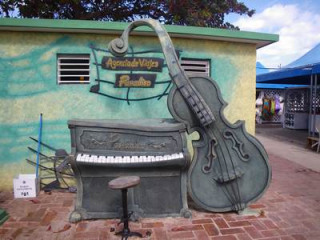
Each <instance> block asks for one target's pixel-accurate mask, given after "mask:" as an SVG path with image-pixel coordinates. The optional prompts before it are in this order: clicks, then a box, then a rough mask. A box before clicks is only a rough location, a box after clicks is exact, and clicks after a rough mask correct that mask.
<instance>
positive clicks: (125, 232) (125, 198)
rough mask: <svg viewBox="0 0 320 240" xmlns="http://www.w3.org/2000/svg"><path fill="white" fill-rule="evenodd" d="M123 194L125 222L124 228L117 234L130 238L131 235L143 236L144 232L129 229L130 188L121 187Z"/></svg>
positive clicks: (123, 219) (123, 217)
mask: <svg viewBox="0 0 320 240" xmlns="http://www.w3.org/2000/svg"><path fill="white" fill-rule="evenodd" d="M121 194H122V209H123V216H122V220H121V222H123V230H122V231H120V232H117V233H116V235H121V236H122V238H121V239H125V240H126V239H128V237H131V236H137V237H141V238H142V234H140V233H138V232H131V231H130V229H129V214H128V189H127V188H125V189H121Z"/></svg>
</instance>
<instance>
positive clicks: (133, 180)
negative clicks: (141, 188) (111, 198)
mask: <svg viewBox="0 0 320 240" xmlns="http://www.w3.org/2000/svg"><path fill="white" fill-rule="evenodd" d="M139 183H140V177H138V176H126V177H118V178H116V179H113V180H111V181H110V182H109V183H108V186H109V188H111V189H114V190H117V189H125V188H131V187H134V186H137V185H138V184H139Z"/></svg>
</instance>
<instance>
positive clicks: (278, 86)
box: [256, 83, 309, 89]
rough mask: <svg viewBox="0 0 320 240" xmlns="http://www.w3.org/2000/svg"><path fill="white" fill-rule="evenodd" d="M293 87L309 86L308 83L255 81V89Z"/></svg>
mask: <svg viewBox="0 0 320 240" xmlns="http://www.w3.org/2000/svg"><path fill="white" fill-rule="evenodd" d="M294 87H309V85H297V84H273V83H271V84H270V83H256V88H257V89H286V88H294Z"/></svg>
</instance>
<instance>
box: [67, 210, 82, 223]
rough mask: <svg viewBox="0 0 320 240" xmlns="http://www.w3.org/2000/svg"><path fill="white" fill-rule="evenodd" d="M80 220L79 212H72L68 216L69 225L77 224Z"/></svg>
mask: <svg viewBox="0 0 320 240" xmlns="http://www.w3.org/2000/svg"><path fill="white" fill-rule="evenodd" d="M81 220H82V216H81V213H80V212H78V211H76V210H75V211H73V212H72V213H71V214H70V216H69V221H70V222H71V223H77V222H79V221H81Z"/></svg>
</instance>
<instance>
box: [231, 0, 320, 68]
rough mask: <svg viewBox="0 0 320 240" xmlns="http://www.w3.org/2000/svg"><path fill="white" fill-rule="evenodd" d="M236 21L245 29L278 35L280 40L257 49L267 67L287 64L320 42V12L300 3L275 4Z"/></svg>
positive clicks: (260, 58) (237, 24) (258, 55)
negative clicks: (301, 6) (312, 10)
mask: <svg viewBox="0 0 320 240" xmlns="http://www.w3.org/2000/svg"><path fill="white" fill-rule="evenodd" d="M234 24H235V25H236V26H239V27H240V29H241V30H245V31H255V32H265V33H275V34H279V37H280V40H279V42H277V43H273V44H271V45H269V46H267V47H263V48H261V49H259V50H258V54H257V61H260V62H262V64H264V65H265V66H266V67H278V66H279V65H280V64H281V65H282V66H284V65H287V64H289V63H290V62H292V61H294V60H296V59H297V58H299V57H301V56H302V55H303V54H304V53H306V52H307V51H308V50H310V49H311V48H312V47H314V46H315V45H316V44H318V43H319V42H320V14H319V13H317V12H310V11H308V10H303V9H301V8H299V5H282V4H276V5H273V6H272V7H269V8H266V9H265V10H264V11H263V12H261V13H257V14H255V15H253V17H251V18H249V17H240V18H239V19H238V20H237V21H236V22H234Z"/></svg>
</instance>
